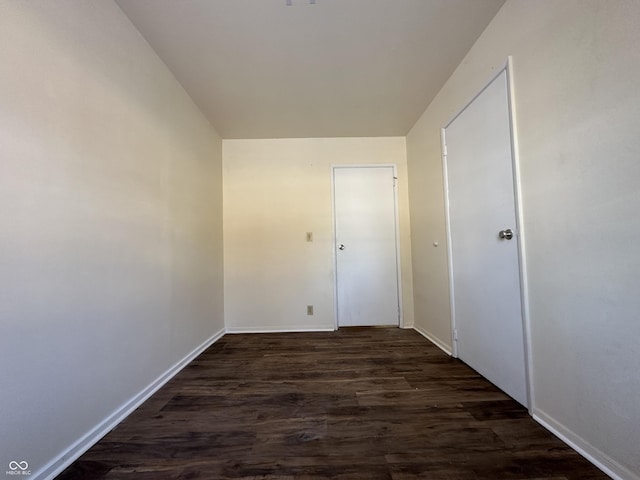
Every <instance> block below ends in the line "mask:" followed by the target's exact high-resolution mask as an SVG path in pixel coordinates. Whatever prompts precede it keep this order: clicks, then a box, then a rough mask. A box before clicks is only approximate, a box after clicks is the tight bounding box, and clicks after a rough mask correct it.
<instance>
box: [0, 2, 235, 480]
mask: <svg viewBox="0 0 640 480" xmlns="http://www.w3.org/2000/svg"><path fill="white" fill-rule="evenodd" d="M0 64H1V65H2V68H0V219H2V220H1V222H0V325H1V332H2V333H1V334H0V470H4V469H6V466H7V465H8V463H9V462H10V461H11V460H20V461H21V460H26V461H27V462H28V463H29V465H30V469H31V471H32V473H33V475H34V476H35V475H36V473H38V472H42V471H43V470H42V469H43V467H45V465H47V464H48V463H49V462H51V461H52V460H53V461H55V460H63V459H62V458H59V455H60V454H61V453H62V452H65V451H66V449H67V448H68V447H70V446H71V444H72V443H73V442H75V441H77V440H79V439H80V438H81V437H82V436H83V435H84V434H85V433H87V432H90V431H91V430H92V429H93V428H94V427H96V426H99V425H100V423H101V422H102V421H103V420H104V419H105V418H107V417H108V416H109V415H110V414H112V413H113V412H117V411H118V408H119V407H120V406H122V405H123V404H126V402H127V401H129V400H130V399H131V398H132V397H134V396H135V395H136V394H138V393H140V392H141V391H142V390H143V389H145V387H147V386H148V385H150V384H151V383H152V382H154V381H155V380H156V379H158V377H159V376H160V375H162V374H163V372H165V371H167V370H168V369H170V368H171V367H172V366H173V365H174V364H176V363H177V362H178V361H180V360H181V359H183V358H184V357H185V356H186V355H187V354H189V353H190V352H192V351H193V350H194V349H196V348H197V347H198V346H199V345H201V344H202V343H203V342H205V341H206V340H207V339H209V338H211V337H212V336H214V335H215V334H216V333H218V332H220V331H221V330H222V329H223V327H224V324H223V308H222V305H223V304H222V302H223V296H222V288H223V284H222V228H221V218H222V205H221V203H222V202H221V191H222V187H221V141H220V139H219V138H218V137H217V135H216V133H215V132H214V131H213V129H212V128H211V127H210V125H209V124H208V123H207V121H206V120H205V119H204V118H203V116H202V115H201V114H200V112H199V111H198V110H197V108H196V107H195V106H194V105H193V103H192V102H191V100H190V98H189V97H188V96H187V95H186V93H185V92H184V91H183V89H182V88H181V87H180V85H179V84H178V83H177V81H176V80H175V79H174V78H173V76H172V75H171V74H170V73H169V71H168V70H167V68H166V67H165V66H164V64H163V63H162V62H161V61H160V60H159V59H158V58H157V57H156V55H155V54H154V53H153V51H152V50H151V49H150V47H149V46H148V45H147V44H146V42H145V41H144V40H143V39H142V37H141V36H140V35H139V33H138V32H137V31H136V30H135V29H134V28H133V27H132V26H131V24H130V23H129V21H128V19H127V18H126V17H125V16H124V14H123V13H122V12H121V11H120V10H119V8H118V7H117V6H116V5H115V4H114V3H112V2H111V1H99V2H98V1H96V2H85V1H72V0H56V1H55V2H52V1H49V0H30V1H28V2H21V1H12V0H0ZM52 465H54V466H55V465H56V464H55V462H54V464H52ZM50 466H51V465H50ZM32 478H33V476H32Z"/></svg>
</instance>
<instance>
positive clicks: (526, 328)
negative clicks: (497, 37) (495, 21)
mask: <svg viewBox="0 0 640 480" xmlns="http://www.w3.org/2000/svg"><path fill="white" fill-rule="evenodd" d="M512 65H513V59H512V57H511V56H509V57H507V60H506V62H505V63H504V64H503V66H502V67H501V68H500V69H498V71H497V72H494V73H493V75H492V76H491V78H490V80H489V81H488V82H487V83H485V84H484V86H483V87H482V88H481V89H480V91H479V92H478V93H476V94H475V95H473V97H472V98H471V99H470V100H469V101H468V102H467V103H465V104H464V106H463V107H462V108H461V109H460V110H459V111H458V112H456V113H455V115H453V117H452V118H451V119H450V120H449V121H448V122H447V123H446V124H445V126H444V127H442V128H441V129H440V135H441V138H440V141H441V151H442V172H443V182H444V204H445V222H446V233H447V255H448V261H449V262H448V263H449V304H450V308H451V344H452V345H453V356H454V357H456V358H457V357H458V353H459V352H458V343H457V340H456V338H455V335H454V332H455V330H456V315H455V300H454V299H455V295H454V293H455V287H454V278H453V247H452V243H451V215H450V213H451V212H450V208H449V206H450V202H449V175H448V169H447V155H448V151H447V141H446V129H447V128H448V127H449V126H451V124H452V123H453V122H454V121H455V120H456V119H457V118H458V117H459V116H460V115H461V114H462V113H463V112H464V111H465V110H466V109H467V108H468V107H469V106H470V105H471V104H472V103H473V102H474V101H475V100H476V99H477V98H478V97H479V96H480V95H482V93H483V92H484V91H485V90H486V89H487V88H489V86H490V85H491V84H492V83H493V82H494V81H495V80H496V79H497V78H498V77H499V76H500V75H502V73H503V72H504V73H505V76H506V82H507V111H508V114H509V131H510V140H511V167H512V173H513V193H514V203H515V205H514V208H515V214H516V232H517V233H516V242H517V247H518V248H517V251H518V273H519V275H520V308H521V314H522V333H523V343H524V345H523V348H524V356H525V358H524V375H525V389H526V397H527V408H528V410H529V412H531V411H532V410H533V375H532V365H533V358H532V353H531V330H530V322H529V296H528V283H527V269H526V259H525V246H524V231H523V224H524V212H523V208H522V191H521V182H520V165H519V156H518V136H517V133H516V124H515V120H516V113H515V94H514V89H513V66H512Z"/></svg>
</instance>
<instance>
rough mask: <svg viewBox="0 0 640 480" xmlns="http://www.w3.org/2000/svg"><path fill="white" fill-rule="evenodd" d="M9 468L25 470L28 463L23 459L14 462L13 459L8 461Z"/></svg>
mask: <svg viewBox="0 0 640 480" xmlns="http://www.w3.org/2000/svg"><path fill="white" fill-rule="evenodd" d="M9 468H10V469H11V470H18V469H20V470H26V469H27V468H29V464H28V463H27V462H26V460H23V461H22V462H16V461H15V460H12V461H10V462H9Z"/></svg>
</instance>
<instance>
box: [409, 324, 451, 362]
mask: <svg viewBox="0 0 640 480" xmlns="http://www.w3.org/2000/svg"><path fill="white" fill-rule="evenodd" d="M413 329H414V330H415V331H416V332H418V333H419V334H420V335H422V336H423V337H424V338H426V339H427V340H429V341H430V342H431V343H433V344H434V345H435V346H436V347H438V348H439V349H440V350H442V351H443V352H444V353H446V354H447V355H449V356H452V352H451V348H449V346H448V345H447V344H446V343H444V342H443V341H442V340H440V339H439V338H438V337H436V336H434V335H432V334H431V333H429V332H427V331H426V330H424V329H423V328H420V327H416V326H414V327H413Z"/></svg>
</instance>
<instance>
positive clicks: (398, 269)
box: [331, 163, 404, 330]
mask: <svg viewBox="0 0 640 480" xmlns="http://www.w3.org/2000/svg"><path fill="white" fill-rule="evenodd" d="M381 167H386V168H389V167H391V168H392V169H393V178H394V182H393V197H394V198H393V213H394V216H395V229H396V231H395V236H396V272H397V278H396V284H397V286H398V287H397V288H398V317H399V318H398V327H400V328H404V312H403V308H402V270H401V262H400V221H399V216H398V168H397V166H396V164H395V163H360V164H355V165H350V164H345V165H332V166H331V213H332V215H333V219H332V227H333V235H332V238H333V247H332V248H333V312H334V313H333V329H334V330H338V328H339V325H338V249H337V246H336V245H337V241H338V239H337V236H336V234H337V232H336V196H335V175H334V173H335V171H336V170H338V169H341V168H381Z"/></svg>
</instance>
